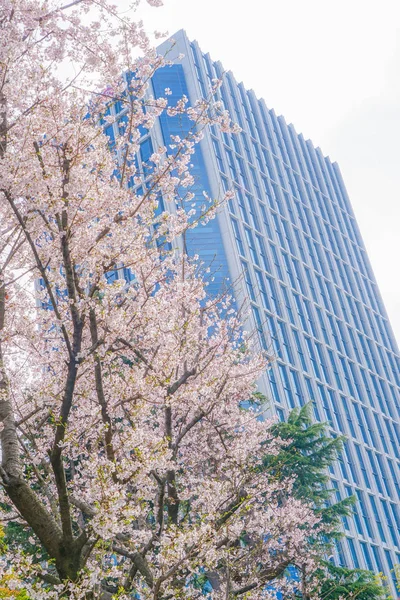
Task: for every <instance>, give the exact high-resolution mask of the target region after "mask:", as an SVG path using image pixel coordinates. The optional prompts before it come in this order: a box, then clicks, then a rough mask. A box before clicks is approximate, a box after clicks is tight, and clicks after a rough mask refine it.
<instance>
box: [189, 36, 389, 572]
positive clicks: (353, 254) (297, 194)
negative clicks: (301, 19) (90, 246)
mask: <svg viewBox="0 0 400 600" xmlns="http://www.w3.org/2000/svg"><path fill="white" fill-rule="evenodd" d="M192 50H193V56H194V60H195V70H196V75H197V78H198V81H199V85H200V88H201V91H202V94H203V95H204V96H206V95H207V93H208V91H207V90H208V88H209V85H210V84H211V82H212V79H213V78H214V77H221V75H222V68H221V67H220V65H219V64H218V63H213V62H212V61H211V60H210V58H209V56H208V55H202V54H201V52H200V50H199V48H198V47H197V45H196V44H193V45H192ZM219 99H220V100H221V101H222V103H223V105H224V107H226V108H227V109H228V110H229V111H230V113H231V115H232V117H233V118H234V120H236V121H237V122H238V123H239V125H240V126H241V128H242V133H241V134H240V135H235V136H231V135H230V134H222V133H220V132H218V131H216V130H215V129H213V130H212V131H211V135H210V137H209V142H210V143H211V144H212V146H213V154H214V156H215V160H216V163H217V164H216V166H217V167H218V170H219V173H220V181H221V183H222V186H223V188H224V189H225V190H226V191H228V190H229V189H231V188H232V187H234V191H235V199H234V200H232V201H230V203H229V213H230V215H229V217H230V222H231V227H232V234H233V238H234V240H235V242H234V243H235V244H236V249H237V254H238V255H239V261H240V269H241V273H242V274H243V281H244V286H245V288H246V291H247V295H248V297H249V299H250V303H251V308H252V312H253V317H254V322H255V324H256V329H257V331H258V334H259V338H260V343H261V345H262V347H263V348H264V349H265V350H266V351H267V352H270V353H271V354H273V355H274V356H275V357H276V360H275V361H273V364H272V366H271V368H270V369H269V371H268V379H269V387H270V392H271V397H272V399H273V400H274V402H275V404H276V407H277V413H278V416H279V418H281V419H283V418H284V417H285V415H286V414H287V412H286V411H287V410H289V409H291V408H293V407H297V406H303V405H304V404H305V403H306V402H310V401H311V402H312V406H313V410H314V416H315V418H316V419H317V420H318V421H328V422H329V423H330V425H331V427H332V430H331V433H332V435H337V434H342V433H344V434H346V435H347V436H348V441H347V442H346V444H345V445H344V448H343V452H342V454H341V456H340V457H339V460H338V462H337V464H336V465H335V466H334V467H333V468H332V476H333V478H334V479H333V481H332V483H333V486H334V487H335V488H336V492H337V495H338V499H339V498H340V497H341V495H343V497H346V496H350V495H355V496H356V498H357V503H356V504H355V506H354V519H353V520H350V519H346V518H344V520H343V527H344V529H345V532H346V536H347V538H346V540H344V541H343V542H342V543H341V544H338V555H339V562H342V564H346V563H347V564H348V561H345V560H344V559H341V558H340V556H341V555H343V554H346V555H347V556H349V557H350V558H351V562H352V564H353V565H354V566H355V567H363V566H365V567H367V568H369V569H372V570H375V571H377V570H378V571H382V572H385V573H386V574H387V575H388V576H391V577H392V579H393V582H394V581H395V579H394V574H393V569H394V563H400V513H399V508H398V503H396V502H395V501H394V500H399V501H400V466H399V465H400V451H399V448H400V425H399V418H400V401H399V394H398V390H397V388H396V386H398V387H400V379H399V372H400V358H399V356H398V349H397V345H396V342H395V340H394V337H393V334H392V331H391V329H390V325H389V324H388V320H387V318H386V315H385V310H384V307H383V305H382V301H381V298H380V295H379V292H378V289H377V286H376V283H375V280H374V276H373V274H372V271H371V267H370V264H369V261H368V258H367V256H366V252H365V249H364V246H363V242H362V240H361V237H360V234H359V230H358V227H357V224H356V221H355V219H354V215H353V212H352V209H351V206H350V204H349V200H348V197H347V194H346V190H345V188H344V185H343V181H342V178H341V175H340V171H339V169H338V167H337V165H336V164H332V163H331V162H330V161H329V159H327V158H325V157H324V156H323V155H322V153H321V151H320V150H319V149H317V150H316V149H314V148H313V146H312V144H311V142H310V141H306V140H305V139H304V138H303V136H301V135H298V134H297V133H296V132H295V130H294V128H293V127H292V126H287V125H286V123H285V121H284V119H283V118H282V117H277V116H276V115H275V113H274V111H271V110H268V109H267V107H266V106H265V103H264V102H263V101H260V100H258V99H257V98H256V97H255V95H254V93H252V92H248V91H246V90H245V88H244V86H243V85H242V84H240V85H237V83H236V82H235V80H234V79H233V77H232V76H231V75H230V74H229V73H228V74H227V75H225V76H224V82H223V85H222V86H221V89H220V91H219ZM335 478H336V479H339V480H340V481H341V482H342V483H341V484H340V485H339V484H338V483H337V481H336V480H335ZM390 547H391V548H393V550H392V551H391V550H390Z"/></svg>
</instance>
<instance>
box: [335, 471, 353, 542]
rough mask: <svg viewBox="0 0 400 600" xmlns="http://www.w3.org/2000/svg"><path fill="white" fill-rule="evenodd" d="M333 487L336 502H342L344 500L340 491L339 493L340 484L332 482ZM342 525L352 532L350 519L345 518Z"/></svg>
mask: <svg viewBox="0 0 400 600" xmlns="http://www.w3.org/2000/svg"><path fill="white" fill-rule="evenodd" d="M332 485H333V489H334V490H335V492H334V495H335V500H336V502H340V501H341V500H343V498H342V496H341V494H340V491H339V484H338V482H337V481H335V480H334V479H333V480H332ZM342 523H343V526H344V528H345V530H346V531H350V524H349V519H348V518H347V517H346V516H344V517H342Z"/></svg>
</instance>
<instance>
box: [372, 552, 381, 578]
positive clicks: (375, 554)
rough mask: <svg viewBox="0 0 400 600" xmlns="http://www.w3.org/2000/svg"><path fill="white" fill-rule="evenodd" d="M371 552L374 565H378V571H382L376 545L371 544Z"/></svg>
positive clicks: (379, 554)
mask: <svg viewBox="0 0 400 600" xmlns="http://www.w3.org/2000/svg"><path fill="white" fill-rule="evenodd" d="M371 550H372V554H373V555H374V558H375V562H376V566H377V567H378V571H379V572H380V573H383V564H382V557H381V553H380V550H379V548H378V546H371Z"/></svg>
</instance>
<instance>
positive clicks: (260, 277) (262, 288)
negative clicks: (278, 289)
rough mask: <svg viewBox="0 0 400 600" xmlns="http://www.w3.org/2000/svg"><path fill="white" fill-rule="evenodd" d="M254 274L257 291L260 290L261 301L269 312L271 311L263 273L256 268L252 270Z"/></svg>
mask: <svg viewBox="0 0 400 600" xmlns="http://www.w3.org/2000/svg"><path fill="white" fill-rule="evenodd" d="M254 274H255V276H256V280H257V284H258V291H259V292H260V297H261V303H262V305H263V307H264V308H265V309H266V310H268V311H269V312H272V310H271V303H270V299H269V295H268V293H267V288H266V286H265V280H264V275H263V274H262V272H261V271H259V270H258V269H255V270H254Z"/></svg>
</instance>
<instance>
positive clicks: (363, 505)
mask: <svg viewBox="0 0 400 600" xmlns="http://www.w3.org/2000/svg"><path fill="white" fill-rule="evenodd" d="M355 492H356V497H357V500H358V502H357V504H358V506H359V512H360V514H361V517H362V520H363V523H364V526H365V530H366V532H367V535H368V537H370V538H373V537H374V535H373V531H372V527H371V520H370V517H369V513H368V509H367V505H366V502H365V497H364V494H363V493H362V492H361V491H360V490H357V489H356V490H355Z"/></svg>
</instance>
